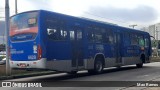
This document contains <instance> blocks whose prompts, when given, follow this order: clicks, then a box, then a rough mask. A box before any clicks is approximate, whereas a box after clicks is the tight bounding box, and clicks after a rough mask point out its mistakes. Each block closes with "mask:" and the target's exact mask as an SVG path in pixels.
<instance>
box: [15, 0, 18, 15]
mask: <svg viewBox="0 0 160 90" xmlns="http://www.w3.org/2000/svg"><path fill="white" fill-rule="evenodd" d="M17 13H18V8H17V0H15V14H17Z"/></svg>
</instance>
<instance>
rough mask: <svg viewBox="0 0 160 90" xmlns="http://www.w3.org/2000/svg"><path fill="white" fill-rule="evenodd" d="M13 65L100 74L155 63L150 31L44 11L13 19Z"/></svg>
mask: <svg viewBox="0 0 160 90" xmlns="http://www.w3.org/2000/svg"><path fill="white" fill-rule="evenodd" d="M9 34H10V38H9V43H10V45H9V48H10V66H11V68H13V69H48V70H55V71H63V72H68V73H76V72H77V71H79V70H88V72H91V73H93V72H94V73H101V72H102V71H103V70H104V68H107V67H121V66H124V65H133V64H135V65H136V66H137V67H139V68H140V67H143V64H144V63H149V62H150V56H151V40H150V35H149V33H147V32H144V31H139V30H135V29H130V28H125V27H121V26H118V25H114V24H110V23H106V22H101V21H97V20H91V19H85V18H78V17H73V16H69V15H64V14H59V13H55V12H50V11H45V10H35V11H28V12H23V13H19V14H17V15H14V16H12V17H11V19H10V32H9Z"/></svg>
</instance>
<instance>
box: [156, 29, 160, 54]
mask: <svg viewBox="0 0 160 90" xmlns="http://www.w3.org/2000/svg"><path fill="white" fill-rule="evenodd" d="M159 32H160V31H159V30H158V27H156V41H157V42H156V43H157V47H156V49H157V57H159V54H158V45H159V40H158V33H159Z"/></svg>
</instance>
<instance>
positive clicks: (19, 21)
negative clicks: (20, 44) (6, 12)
mask: <svg viewBox="0 0 160 90" xmlns="http://www.w3.org/2000/svg"><path fill="white" fill-rule="evenodd" d="M37 17H38V12H28V13H22V14H17V15H15V16H13V17H12V18H11V20H10V38H11V41H26V40H33V39H35V37H36V35H37V33H38V18H37Z"/></svg>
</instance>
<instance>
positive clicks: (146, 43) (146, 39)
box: [145, 38, 149, 47]
mask: <svg viewBox="0 0 160 90" xmlns="http://www.w3.org/2000/svg"><path fill="white" fill-rule="evenodd" d="M145 47H149V39H148V38H145Z"/></svg>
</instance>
